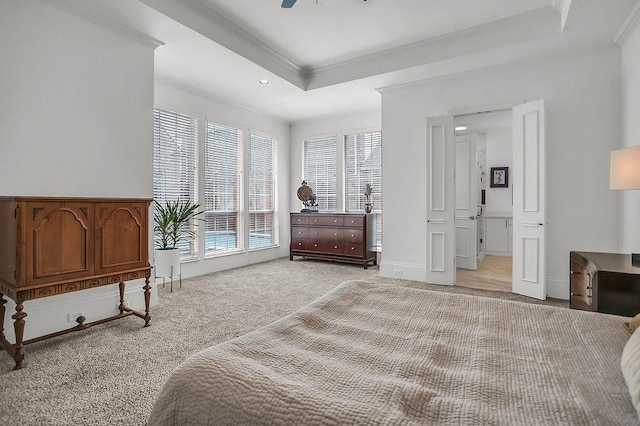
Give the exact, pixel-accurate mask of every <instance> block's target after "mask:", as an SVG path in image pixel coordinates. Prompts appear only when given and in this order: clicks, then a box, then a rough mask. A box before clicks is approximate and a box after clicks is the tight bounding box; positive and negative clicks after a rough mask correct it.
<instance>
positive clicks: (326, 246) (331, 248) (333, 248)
mask: <svg viewBox="0 0 640 426" xmlns="http://www.w3.org/2000/svg"><path fill="white" fill-rule="evenodd" d="M320 250H321V251H322V252H323V253H332V254H342V251H343V244H342V243H341V242H329V241H323V242H321V243H320Z"/></svg>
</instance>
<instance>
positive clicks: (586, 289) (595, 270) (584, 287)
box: [569, 251, 640, 317]
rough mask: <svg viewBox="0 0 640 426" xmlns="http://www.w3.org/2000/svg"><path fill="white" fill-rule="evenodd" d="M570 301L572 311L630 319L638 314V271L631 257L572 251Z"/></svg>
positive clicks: (639, 307) (639, 278) (639, 277)
mask: <svg viewBox="0 0 640 426" xmlns="http://www.w3.org/2000/svg"><path fill="white" fill-rule="evenodd" d="M569 262H570V299H569V304H570V306H571V308H573V309H582V310H586V311H595V312H603V313H606V314H615V315H622V316H627V317H632V316H634V315H636V314H638V313H640V268H638V267H635V266H632V265H631V255H630V254H618V253H594V252H580V251H572V252H570V253H569Z"/></svg>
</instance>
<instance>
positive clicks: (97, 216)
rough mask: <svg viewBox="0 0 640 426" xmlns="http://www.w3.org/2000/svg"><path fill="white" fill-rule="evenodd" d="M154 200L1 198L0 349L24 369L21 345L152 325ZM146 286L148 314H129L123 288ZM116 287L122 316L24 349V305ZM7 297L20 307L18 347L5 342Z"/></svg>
mask: <svg viewBox="0 0 640 426" xmlns="http://www.w3.org/2000/svg"><path fill="white" fill-rule="evenodd" d="M150 203H151V200H149V199H107V198H48V197H47V198H43V197H0V346H2V348H4V349H5V350H6V351H7V352H8V353H9V354H10V355H11V356H12V357H13V358H14V360H15V363H16V365H15V369H19V368H21V367H22V363H23V360H24V356H25V352H24V345H26V344H29V343H33V342H36V341H40V340H43V339H46V338H50V337H55V336H59V335H61V334H65V333H68V332H71V331H78V330H83V329H85V328H88V327H90V326H92V325H96V324H100V323H103V322H106V321H111V320H114V319H118V318H122V317H126V316H129V315H136V316H138V317H140V318H142V319H144V321H145V326H148V325H149V321H150V319H151V317H150V316H149V302H150V291H149V290H150V289H151V286H150V285H149V277H150V276H151V267H150V265H149V253H148V245H149V238H148V235H149V225H148V215H149V204H150ZM139 278H144V279H145V286H144V299H145V312H137V311H134V310H132V309H129V308H127V306H126V304H125V301H124V290H125V282H126V281H129V280H134V279H139ZM111 284H118V285H119V291H120V305H119V311H120V312H119V314H117V315H115V316H113V317H110V318H106V319H103V320H100V321H95V322H93V323H84V321H85V318H84V317H82V316H81V317H79V318H77V319H76V322H77V323H78V324H77V325H76V326H75V327H73V328H71V329H68V330H63V331H60V332H57V333H52V334H49V335H46V336H42V337H38V338H36V339H31V340H28V341H23V337H24V329H25V318H26V316H27V314H26V312H25V309H24V302H26V301H28V300H33V299H39V298H43V297H48V296H54V295H58V294H64V293H69V292H74V291H80V290H84V289H89V288H94V287H100V286H104V285H111ZM4 296H8V297H10V298H11V299H13V300H14V301H15V302H16V312H15V314H13V316H12V317H11V318H12V319H13V320H14V324H13V326H14V330H15V336H16V342H15V344H11V343H9V342H8V341H7V339H6V338H5V335H4V318H5V306H4V305H5V304H6V303H7V301H6V299H5V298H4Z"/></svg>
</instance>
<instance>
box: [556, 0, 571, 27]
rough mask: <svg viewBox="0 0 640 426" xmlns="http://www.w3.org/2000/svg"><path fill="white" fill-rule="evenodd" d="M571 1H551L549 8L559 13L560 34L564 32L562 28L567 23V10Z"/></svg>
mask: <svg viewBox="0 0 640 426" xmlns="http://www.w3.org/2000/svg"><path fill="white" fill-rule="evenodd" d="M571 1H572V0H551V7H553V8H554V9H555V10H557V11H558V13H560V32H563V31H564V26H565V24H566V23H567V17H568V16H569V9H571Z"/></svg>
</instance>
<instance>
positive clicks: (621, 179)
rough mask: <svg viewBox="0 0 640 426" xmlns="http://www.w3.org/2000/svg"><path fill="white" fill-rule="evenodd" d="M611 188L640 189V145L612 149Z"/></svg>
mask: <svg viewBox="0 0 640 426" xmlns="http://www.w3.org/2000/svg"><path fill="white" fill-rule="evenodd" d="M610 167H611V169H610V175H609V176H610V177H609V188H610V189H640V146H634V147H632V148H625V149H618V150H616V151H611V162H610Z"/></svg>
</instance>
